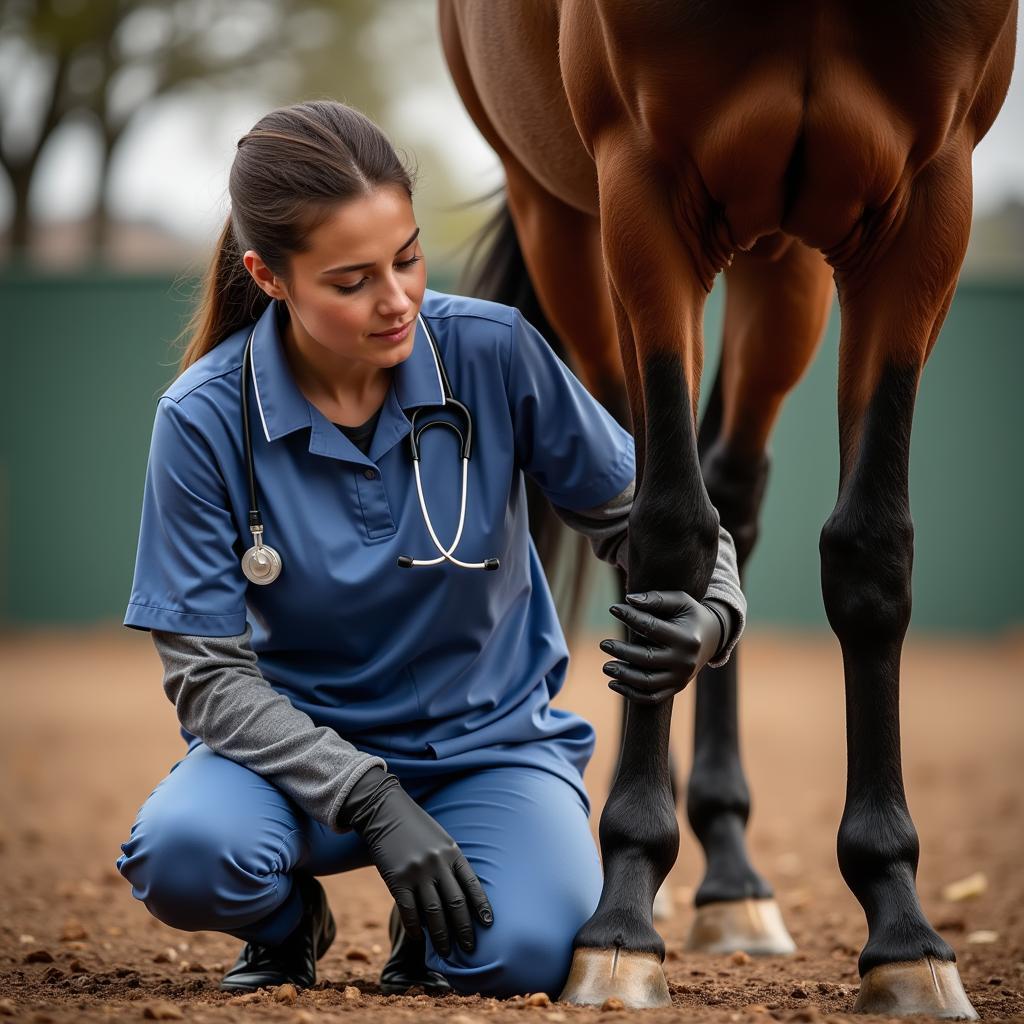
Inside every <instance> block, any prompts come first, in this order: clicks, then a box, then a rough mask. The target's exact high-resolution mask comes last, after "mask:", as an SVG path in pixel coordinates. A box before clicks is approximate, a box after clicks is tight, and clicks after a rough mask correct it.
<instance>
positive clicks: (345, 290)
mask: <svg viewBox="0 0 1024 1024" xmlns="http://www.w3.org/2000/svg"><path fill="white" fill-rule="evenodd" d="M367 280H368V279H367V278H365V277H364V278H363V279H362V280H361V281H357V282H356V283H355V284H336V285H335V286H334V287H335V288H337V289H338V291H339V292H341V293H342V295H351V294H352V293H353V292H357V291H359V289H360V288H362V287H363V285H364V284H366V282H367Z"/></svg>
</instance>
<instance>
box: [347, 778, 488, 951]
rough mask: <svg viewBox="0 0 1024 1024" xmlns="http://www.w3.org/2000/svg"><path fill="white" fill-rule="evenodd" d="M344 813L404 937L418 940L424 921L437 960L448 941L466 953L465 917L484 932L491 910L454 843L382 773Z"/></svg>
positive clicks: (356, 789)
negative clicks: (394, 908) (393, 907)
mask: <svg viewBox="0 0 1024 1024" xmlns="http://www.w3.org/2000/svg"><path fill="white" fill-rule="evenodd" d="M342 811H343V813H342V816H341V817H340V818H339V823H341V824H348V825H351V827H352V828H353V829H354V830H355V831H356V832H357V833H358V834H359V835H360V837H361V838H362V839H363V841H364V842H365V843H366V845H367V846H368V847H369V850H370V857H371V858H372V859H373V863H374V864H375V865H376V867H377V870H378V871H379V872H380V876H381V878H383V879H384V883H385V884H386V885H387V887H388V889H389V890H390V891H391V895H392V896H393V897H394V898H395V903H396V904H397V905H398V912H399V914H401V916H402V924H403V925H405V930H406V932H407V933H408V934H409V936H410V937H411V938H413V939H419V938H420V937H421V936H422V934H423V932H422V929H421V927H420V921H421V919H422V921H423V924H424V925H425V926H426V929H427V931H428V932H429V934H430V939H431V941H432V942H433V944H434V949H436V950H437V952H438V954H439V955H440V956H448V954H449V953H450V952H451V949H452V946H451V943H452V936H454V937H455V938H456V939H457V940H458V943H459V945H460V946H461V947H462V948H463V949H464V950H465V951H466V952H467V953H471V952H472V951H473V948H474V947H475V945H476V940H475V937H474V934H473V919H472V917H471V916H470V911H471V910H472V912H473V914H474V915H475V916H476V917H477V919H478V920H479V921H480V922H481V923H482V924H485V925H488V926H489V925H490V924H491V923H492V922H493V921H494V912H493V911H492V910H491V904H490V903H489V902H488V900H487V896H486V895H485V893H484V890H483V887H482V886H481V885H480V880H479V879H478V878H477V877H476V874H475V873H474V871H473V869H472V868H471V867H470V866H469V862H468V861H467V860H466V858H465V856H464V855H463V853H462V851H461V850H460V849H459V847H458V845H457V844H456V842H455V840H454V839H452V837H451V836H450V835H448V833H447V832H445V830H444V829H443V828H441V826H440V825H439V824H438V823H437V822H436V821H435V820H434V819H433V818H432V817H431V816H430V815H429V814H428V813H427V812H426V811H425V810H423V808H422V807H420V805H419V804H418V803H416V801H415V800H413V798H412V797H411V796H409V794H408V793H406V791H405V790H404V789H402V787H401V785H400V783H399V781H398V779H396V778H395V776H394V775H391V774H390V773H389V772H385V771H384V770H383V769H382V768H379V767H377V768H371V769H370V770H369V771H368V772H366V774H365V775H363V776H362V778H360V779H359V781H358V782H356V784H355V785H354V786H353V787H352V790H351V792H350V793H349V795H348V797H346V799H345V804H344V807H343V809H342Z"/></svg>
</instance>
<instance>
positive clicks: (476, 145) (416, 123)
mask: <svg viewBox="0 0 1024 1024" xmlns="http://www.w3.org/2000/svg"><path fill="white" fill-rule="evenodd" d="M1022 37H1024V33H1022V34H1020V35H1018V39H1017V61H1016V72H1015V75H1014V80H1013V82H1012V83H1011V85H1010V92H1009V95H1008V96H1007V99H1006V103H1005V105H1004V106H1003V109H1002V112H1001V113H1000V115H999V117H998V119H997V120H996V123H995V125H994V127H993V128H992V130H991V131H990V132H989V134H988V135H987V136H986V137H985V138H984V139H983V140H982V142H981V144H980V145H979V146H978V148H977V150H976V151H975V158H974V183H975V208H976V210H977V211H978V212H987V211H990V210H991V209H993V208H994V207H996V206H998V205H1000V204H1001V203H1002V202H1003V200H1004V199H1005V198H1006V197H1007V196H1011V195H1014V196H1017V197H1018V198H1021V199H1024V86H1022V75H1024V72H1022V70H1021V68H1022V66H1024V55H1022V52H1021V51H1022ZM438 61H440V54H438ZM431 77H432V78H433V80H432V81H430V82H429V84H428V85H427V87H425V88H423V89H420V90H417V91H416V92H415V93H414V94H409V95H407V96H405V97H403V98H402V100H401V101H400V103H399V104H398V106H397V109H396V111H395V116H394V123H393V124H390V125H387V126H386V127H387V128H388V129H389V130H390V134H391V135H392V138H393V140H394V142H395V143H396V144H397V145H399V146H401V147H404V148H406V149H409V150H411V151H413V152H415V150H416V146H417V143H421V142H423V141H424V140H425V139H426V136H425V135H424V133H425V132H437V133H441V132H443V135H444V138H445V140H446V142H447V152H448V153H449V154H450V155H451V159H450V161H449V169H448V170H449V174H450V175H451V176H452V179H453V185H455V186H456V188H457V189H458V191H459V192H463V193H464V194H465V198H466V199H470V198H475V197H477V196H479V195H481V194H482V193H484V192H486V191H488V190H489V189H490V188H492V187H494V186H495V185H497V184H498V183H499V182H500V181H501V178H502V175H501V170H500V166H499V164H498V162H497V159H496V158H495V157H494V156H493V154H492V153H491V150H490V149H489V148H488V146H487V145H486V143H484V141H483V140H482V139H481V138H480V136H479V135H478V133H477V131H476V129H475V128H474V127H473V125H472V123H471V122H470V121H469V118H468V117H467V116H466V114H465V113H464V111H463V108H462V104H461V102H460V101H459V99H458V96H457V95H456V93H455V90H454V88H453V87H452V85H451V84H450V82H449V81H448V78H447V75H446V74H438V75H436V76H431ZM267 108H268V105H267V102H266V100H265V99H264V98H262V97H261V98H259V99H255V98H252V97H248V98H247V97H244V96H232V95H230V94H228V95H219V96H216V97H215V102H210V98H209V97H207V98H206V99H200V98H198V97H179V98H168V99H166V100H164V101H163V102H161V103H160V104H159V105H157V106H154V108H152V110H151V111H150V112H149V114H148V115H147V116H146V117H145V119H144V120H143V121H142V123H140V124H139V125H138V126H137V127H135V128H134V129H130V130H129V132H128V133H127V134H126V135H125V137H124V138H123V140H122V143H121V145H120V146H119V148H118V150H117V152H116V155H115V163H114V168H113V174H112V179H111V192H112V206H113V209H114V212H115V214H116V215H119V216H123V217H129V218H132V219H145V220H152V221H156V222H158V223H162V224H164V225H166V226H167V227H169V228H171V229H172V230H174V231H175V232H177V233H179V234H181V235H184V236H185V237H187V238H191V239H195V240H197V241H204V240H207V239H210V238H212V236H213V234H214V232H215V230H216V227H217V225H218V224H219V223H220V222H221V221H222V219H223V216H224V213H225V211H226V209H227V200H226V185H227V172H228V168H229V166H230V162H231V159H232V156H233V152H234V145H235V141H236V140H237V139H238V138H239V136H241V135H243V134H244V133H245V132H246V131H247V130H248V129H249V128H250V127H251V125H252V124H253V123H254V122H255V121H256V120H257V119H258V118H259V117H260V116H261V115H262V114H263V113H265V112H266V110H267ZM87 146H88V139H87V136H86V135H85V133H84V132H78V131H76V130H74V129H67V130H65V131H64V132H62V133H61V136H60V137H59V138H55V139H54V141H53V145H51V146H50V147H48V150H47V152H46V153H45V155H44V160H43V162H42V164H41V166H40V170H39V176H38V178H37V181H36V187H35V192H34V195H33V205H34V208H35V211H36V214H37V216H40V217H44V218H46V219H63V218H66V217H74V216H76V215H77V214H80V213H81V212H82V211H83V210H84V209H85V207H86V206H87V204H88V199H89V197H88V192H87V190H88V189H89V188H90V187H91V181H90V180H87V179H89V176H88V175H86V176H83V175H82V174H81V171H80V169H81V167H82V166H83V163H84V164H85V166H88V162H86V161H84V160H83V158H84V157H85V156H87V152H86V147H87ZM9 213H10V195H9V192H7V191H5V188H4V186H3V185H0V221H6V220H7V217H8V216H9Z"/></svg>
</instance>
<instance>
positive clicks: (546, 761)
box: [125, 290, 634, 799]
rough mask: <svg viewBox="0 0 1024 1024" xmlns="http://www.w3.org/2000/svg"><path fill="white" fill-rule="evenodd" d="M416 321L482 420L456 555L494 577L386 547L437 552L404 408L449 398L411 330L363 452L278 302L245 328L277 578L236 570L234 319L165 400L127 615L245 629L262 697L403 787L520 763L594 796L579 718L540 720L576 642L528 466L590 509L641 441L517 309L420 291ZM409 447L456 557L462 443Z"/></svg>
mask: <svg viewBox="0 0 1024 1024" xmlns="http://www.w3.org/2000/svg"><path fill="white" fill-rule="evenodd" d="M421 315H422V316H423V318H424V319H425V320H426V321H427V323H428V325H429V327H430V330H431V333H432V334H433V336H434V339H435V341H436V343H437V346H438V349H439V351H440V354H441V358H442V361H443V363H444V366H445V368H446V370H447V373H448V376H449V380H450V382H451V388H452V393H453V395H454V397H455V398H456V399H458V400H459V401H461V402H463V403H464V404H465V405H467V406H468V407H469V409H470V412H471V413H472V415H473V421H474V424H473V425H474V432H473V451H472V458H471V460H470V464H469V476H468V485H467V486H468V495H467V501H466V521H465V527H464V529H463V534H462V540H461V542H460V544H459V547H458V549H457V551H456V552H455V554H456V555H457V557H459V558H460V559H462V560H463V561H470V562H478V561H483V560H485V559H487V558H492V557H496V558H498V559H499V560H500V563H501V565H500V568H499V569H498V570H496V571H493V572H487V571H482V570H467V569H461V568H458V567H456V566H453V565H451V564H450V563H447V562H442V563H441V564H440V565H438V566H430V567H416V568H412V569H403V568H400V567H399V566H398V557H399V555H410V556H412V557H413V558H432V557H434V556H435V555H436V554H437V551H436V549H435V547H434V545H433V544H432V543H431V541H430V537H429V534H428V532H427V528H426V526H425V524H424V521H423V517H422V515H421V512H420V507H419V501H418V499H417V494H416V485H415V478H414V475H413V470H412V460H411V456H410V452H409V447H408V434H409V430H410V425H409V416H410V415H411V413H412V411H413V410H415V409H417V408H419V407H421V406H435V405H438V404H439V403H440V402H441V401H442V397H443V396H442V391H441V386H440V382H439V379H438V375H437V371H436V369H435V365H434V360H433V357H432V355H431V351H430V346H429V342H428V340H427V338H426V337H425V336H424V335H423V333H422V327H421V326H420V325H419V324H417V327H416V334H415V337H414V344H413V349H412V353H411V355H410V356H409V357H408V359H406V360H404V361H403V362H402V363H400V364H398V365H397V366H396V367H395V370H394V374H393V376H392V383H391V386H390V389H389V391H388V394H387V397H386V398H385V400H384V404H383V407H382V409H381V414H380V419H379V421H378V424H377V428H376V433H375V434H374V437H373V440H372V443H371V445H370V450H369V453H368V455H363V454H362V453H361V452H360V451H359V450H358V449H357V448H356V447H355V446H354V445H353V444H352V443H351V442H350V441H349V440H348V438H346V437H345V436H344V434H343V433H342V432H341V431H340V430H339V429H338V428H337V427H336V426H335V425H334V424H333V423H331V422H330V421H329V420H328V419H327V418H326V417H325V416H324V415H323V414H322V413H321V412H320V411H319V410H318V409H317V408H316V407H315V406H314V405H313V404H312V403H310V402H309V401H308V400H307V399H306V398H305V397H304V395H303V394H302V392H301V391H300V390H299V388H298V386H297V385H296V383H295V381H294V379H293V377H292V375H291V371H290V369H289V366H288V362H287V360H286V357H285V352H284V347H283V343H282V339H281V334H280V328H279V316H278V315H277V311H276V303H272V304H271V305H270V306H269V307H268V308H267V310H266V312H265V313H264V314H263V315H262V316H261V317H260V319H259V321H258V322H257V323H256V325H255V329H254V331H253V349H252V359H253V376H254V381H253V382H252V383H251V384H250V392H249V404H250V415H251V423H252V440H253V454H254V460H255V467H256V480H257V488H258V494H259V501H260V507H261V510H262V513H263V523H264V527H265V531H266V532H265V534H264V540H265V543H267V544H269V545H271V546H273V547H274V548H276V549H277V550H278V551H279V552H280V554H281V558H282V563H283V570H282V573H281V575H280V577H279V578H278V579H277V580H276V581H275V582H273V583H271V584H269V585H267V586H258V585H254V584H251V583H249V582H248V580H247V579H246V578H245V576H244V575H243V573H242V569H241V566H240V558H241V555H242V552H243V551H244V550H245V549H246V548H248V547H249V546H250V544H251V543H252V540H251V535H250V533H249V528H248V507H249V497H248V487H247V481H246V467H245V452H244V446H243V435H242V424H241V401H240V395H239V385H240V374H241V364H242V354H243V350H244V348H245V344H246V340H247V338H248V336H249V333H250V330H251V328H245V329H243V330H240V331H237V332H236V333H234V334H232V335H231V336H229V337H228V338H226V339H225V340H224V341H222V342H221V343H220V344H218V345H217V346H216V347H215V348H213V349H212V350H211V351H210V352H208V353H207V354H206V355H204V356H203V357H202V358H201V359H199V360H198V361H197V362H196V363H194V364H193V365H192V366H190V367H189V368H188V369H187V370H186V371H185V372H184V373H183V374H182V375H181V376H180V377H179V378H178V379H177V380H176V381H175V382H174V384H172V385H171V387H170V388H168V390H167V391H166V392H165V394H164V395H163V396H162V397H161V399H160V401H159V403H158V406H157V412H156V421H155V425H154V428H153V438H152V444H151V449H150V456H149V465H148V470H147V477H146V486H145V496H144V501H143V511H142V525H141V530H140V536H139V547H138V556H137V560H136V566H135V579H134V584H133V588H132V594H131V601H130V604H129V606H128V611H127V615H126V617H125V624H126V625H128V626H133V627H136V628H139V629H157V630H162V631H166V632H172V633H185V634H192V635H200V636H235V635H238V634H241V633H242V632H243V631H244V629H245V625H246V623H247V622H248V623H249V624H250V625H251V627H252V631H253V632H252V640H251V643H252V648H253V650H254V652H255V653H256V655H257V658H258V664H259V668H260V670H261V672H262V674H263V676H264V677H265V678H266V679H267V681H268V682H269V683H270V685H271V686H273V688H274V689H275V690H277V691H278V692H280V693H283V694H285V695H286V696H287V697H288V698H289V699H290V700H291V702H292V703H293V704H294V705H295V706H296V707H297V708H300V709H301V710H302V711H305V712H306V713H307V714H308V715H309V716H310V717H311V718H312V719H313V721H314V722H315V723H316V724H317V725H326V726H329V727H332V728H334V729H335V730H336V731H337V732H338V733H339V734H340V735H341V736H343V737H344V738H345V739H347V740H349V741H350V742H352V743H353V744H355V745H356V746H357V747H359V748H360V749H362V750H365V751H367V752H368V753H371V754H376V755H378V756H380V757H383V758H384V759H385V760H386V761H387V762H388V763H389V766H390V767H391V769H392V771H395V772H396V773H397V774H401V772H403V771H404V772H414V773H419V774H435V773H436V774H441V772H442V771H443V772H450V771H453V770H463V769H464V770H467V771H471V770H475V769H480V768H484V767H488V766H498V765H506V764H527V765H533V766H536V767H543V768H546V769H548V770H550V771H552V772H554V773H555V774H557V775H559V776H561V777H562V778H564V779H566V780H567V781H569V782H570V783H571V784H572V785H574V786H575V787H576V788H577V789H578V790H579V791H580V793H581V795H582V796H583V798H584V799H586V794H585V792H584V791H583V788H582V781H581V776H582V771H583V768H584V766H585V765H586V763H587V761H588V760H589V758H590V755H591V753H592V751H593V743H594V734H593V728H592V727H591V726H590V724H589V723H588V722H586V721H585V720H584V719H582V718H580V717H579V716H577V715H575V714H573V713H571V712H569V711H565V710H562V709H554V708H551V707H550V701H551V699H552V698H553V697H554V696H555V694H557V693H558V691H559V690H560V689H561V688H562V685H563V683H564V681H565V673H566V667H567V664H568V649H567V646H566V641H565V637H564V636H563V633H562V630H561V627H560V626H559V622H558V618H557V616H556V613H555V608H554V604H553V601H552V597H551V593H550V590H549V587H548V584H547V580H546V578H545V575H544V572H543V570H542V568H541V565H540V561H539V558H538V556H537V552H536V549H535V547H534V544H533V542H532V540H531V538H530V536H529V532H528V529H527V510H526V496H525V489H524V474H529V475H530V476H531V477H532V478H533V479H534V480H535V481H536V482H537V483H538V484H539V485H540V487H541V488H542V489H543V490H544V492H545V493H546V495H547V496H548V498H550V499H551V501H552V502H553V503H554V504H556V505H559V506H562V507H564V508H567V509H575V510H580V509H586V508H592V507H594V506H597V505H600V504H602V503H604V502H606V501H608V500H609V499H611V498H612V497H614V496H615V495H616V494H618V493H619V492H620V491H622V490H623V489H624V488H625V487H626V486H627V485H628V484H629V482H630V481H631V480H632V479H633V475H634V450H633V439H632V437H631V436H630V435H629V433H628V432H627V431H625V430H623V429H622V428H621V427H620V426H619V425H618V424H617V423H616V422H615V420H614V419H613V418H612V417H611V416H610V415H609V414H608V412H607V411H606V410H605V409H604V408H603V407H602V406H601V405H600V404H599V403H598V402H597V401H596V400H595V399H594V398H592V397H591V396H590V394H589V393H588V392H587V391H586V390H585V388H584V387H583V386H582V384H580V382H579V381H578V380H577V379H576V378H575V377H574V376H573V374H572V373H571V372H570V371H569V370H568V369H567V368H566V366H565V365H564V364H563V363H562V362H561V361H560V360H559V359H558V358H557V356H555V355H554V353H553V352H552V351H551V349H550V348H549V346H548V345H547V343H546V342H545V341H544V339H543V338H542V337H541V335H540V334H538V332H537V331H536V330H534V328H533V327H531V326H530V325H529V324H528V323H527V322H526V321H525V320H524V319H523V317H522V316H521V315H520V314H519V313H518V311H516V310H515V309H512V308H510V307H507V306H502V305H499V304H496V303H491V302H485V301H482V300H479V299H471V298H462V297H458V296H453V295H444V294H440V293H437V292H433V291H429V290H428V291H427V293H426V295H425V298H424V301H423V305H422V310H421ZM435 414H436V412H435V413H432V414H431V416H433V415H435ZM423 415H424V416H426V415H427V414H426V413H424V414H423ZM442 415H444V414H442ZM420 449H421V459H422V461H421V464H420V465H421V472H422V479H423V488H424V496H425V499H426V504H427V509H428V511H429V514H430V517H431V520H432V522H433V524H434V528H435V530H436V532H437V534H438V538H439V540H440V541H441V542H442V543H444V544H446V545H447V544H449V543H450V542H451V540H452V538H453V537H454V534H455V530H456V527H457V525H458V519H459V500H460V489H461V480H462V470H461V460H460V453H459V447H458V440H457V438H456V437H455V435H454V433H452V432H451V431H449V430H442V429H434V430H429V431H426V432H425V433H424V434H423V436H422V437H421V439H420Z"/></svg>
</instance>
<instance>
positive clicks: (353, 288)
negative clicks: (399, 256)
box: [334, 256, 423, 295]
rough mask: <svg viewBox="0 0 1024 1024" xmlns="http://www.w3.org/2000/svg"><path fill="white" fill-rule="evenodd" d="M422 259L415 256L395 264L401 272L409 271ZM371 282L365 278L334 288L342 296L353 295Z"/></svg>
mask: <svg viewBox="0 0 1024 1024" xmlns="http://www.w3.org/2000/svg"><path fill="white" fill-rule="evenodd" d="M421 259H423V257H422V256H413V257H411V258H410V259H407V260H398V262H397V263H395V266H396V267H398V269H399V270H408V269H409V268H410V267H413V266H415V265H416V264H417V263H419V261H420V260H421ZM369 280H370V279H369V278H368V277H364V278H363V279H362V280H361V281H357V282H356V283H355V284H336V285H334V287H335V288H336V289H337V290H338V291H339V292H341V294H342V295H352V294H353V293H354V292H357V291H359V289H360V288H362V287H363V285H364V284H366V282H367V281H369Z"/></svg>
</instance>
